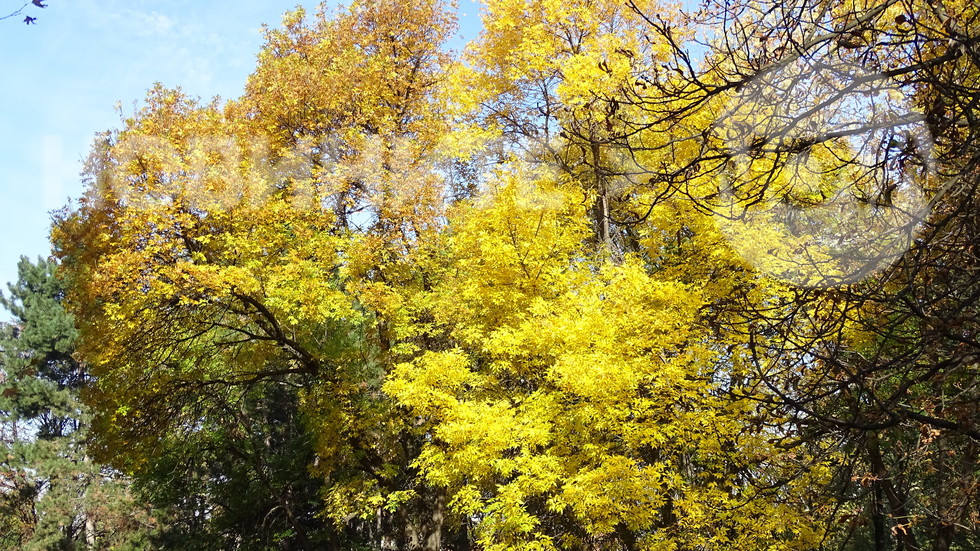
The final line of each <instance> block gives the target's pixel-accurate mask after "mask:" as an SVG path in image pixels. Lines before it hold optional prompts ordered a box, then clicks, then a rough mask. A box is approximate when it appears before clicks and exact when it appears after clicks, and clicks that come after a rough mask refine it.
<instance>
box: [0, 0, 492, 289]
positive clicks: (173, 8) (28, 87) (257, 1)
mask: <svg viewBox="0 0 980 551" xmlns="http://www.w3.org/2000/svg"><path fill="white" fill-rule="evenodd" d="M45 1H46V3H48V7H47V8H46V9H43V10H42V9H37V8H35V7H33V6H28V7H27V8H25V9H24V12H23V14H22V15H20V16H18V17H16V18H11V19H6V20H2V21H0V75H2V77H0V78H2V84H0V140H2V141H0V143H2V147H0V284H2V283H3V282H8V281H14V280H15V279H16V265H17V260H18V258H19V257H20V256H21V255H27V256H29V257H31V258H34V257H36V256H38V255H43V256H46V255H47V254H48V253H49V246H48V228H49V224H50V215H49V213H50V211H52V210H54V209H58V208H60V207H61V206H63V205H65V204H66V203H67V202H68V200H69V198H75V197H78V196H79V195H80V194H81V192H82V185H81V183H80V179H79V177H78V174H79V172H80V171H81V167H82V161H83V160H84V159H85V157H86V156H87V154H88V150H89V145H90V143H91V140H92V138H93V136H94V135H95V134H96V133H97V132H100V131H103V130H109V129H112V128H116V127H118V126H119V125H120V115H119V112H118V111H117V109H116V105H117V104H118V105H121V106H122V111H123V114H128V113H131V112H132V111H133V109H134V104H135V103H137V102H139V101H140V100H141V99H142V98H143V97H144V95H145V92H146V90H147V89H148V88H150V87H151V86H152V85H153V83H155V82H161V83H163V84H164V85H166V86H170V87H173V86H180V87H181V88H182V89H183V90H184V91H185V92H186V93H188V94H191V95H195V96H200V97H203V98H210V97H213V96H221V97H223V98H233V97H237V96H238V95H239V94H240V93H241V91H242V89H243V87H244V84H245V80H246V78H247V77H248V75H249V73H250V72H251V71H252V70H253V69H254V67H255V55H256V53H257V52H258V50H259V47H260V46H261V44H262V36H261V33H260V29H261V26H262V23H268V24H270V25H272V26H275V25H277V24H278V23H279V21H280V20H281V16H282V14H283V13H284V12H285V11H288V10H291V9H293V8H295V7H296V6H298V5H301V6H305V7H306V8H308V9H309V10H313V9H315V7H316V6H317V5H318V3H319V2H298V1H295V0H293V1H282V2H280V1H274V0H236V1H228V0H225V1H211V2H209V1H205V0H45ZM23 3H24V2H22V1H19V0H0V16H3V15H7V14H8V13H10V12H13V11H15V10H17V9H18V8H20V7H21V6H22V5H23ZM459 3H460V6H461V8H460V15H461V26H462V28H463V29H465V30H466V33H467V35H469V36H473V35H475V34H476V28H477V27H478V25H479V23H478V12H479V8H478V7H477V6H476V5H475V4H474V3H472V2H471V1H470V0H461V1H460V2H459ZM24 15H30V16H32V17H37V18H38V19H37V23H36V24H35V25H30V26H28V25H25V24H24V23H23V22H22V20H23V19H24ZM0 286H2V288H3V289H4V292H6V285H0Z"/></svg>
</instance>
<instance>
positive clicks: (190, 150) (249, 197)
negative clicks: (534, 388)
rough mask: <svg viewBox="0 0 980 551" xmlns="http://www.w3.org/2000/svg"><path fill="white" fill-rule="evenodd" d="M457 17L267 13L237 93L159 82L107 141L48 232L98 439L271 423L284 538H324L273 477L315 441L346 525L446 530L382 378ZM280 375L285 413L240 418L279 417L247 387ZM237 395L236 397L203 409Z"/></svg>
mask: <svg viewBox="0 0 980 551" xmlns="http://www.w3.org/2000/svg"><path fill="white" fill-rule="evenodd" d="M452 25H453V20H452V17H451V15H450V14H449V13H447V12H446V11H445V10H444V8H443V7H442V6H441V5H440V4H438V3H435V2H428V1H420V2H416V3H410V4H404V5H395V4H394V3H389V2H363V3H355V4H353V5H352V6H350V7H349V8H345V9H343V10H341V11H339V12H338V13H336V14H335V15H334V16H333V17H332V18H331V17H329V16H328V14H327V13H319V14H317V15H316V16H314V17H312V18H307V17H306V16H305V14H304V13H303V12H302V11H297V12H295V13H293V14H290V15H288V16H287V17H286V19H285V20H284V24H283V27H282V28H281V29H271V30H269V31H268V33H267V45H266V47H265V48H264V49H263V51H262V52H261V53H260V54H259V65H258V68H257V70H256V72H255V74H254V75H253V76H252V77H251V79H250V80H249V83H248V85H247V88H246V93H245V95H244V96H243V97H242V98H241V99H239V100H238V101H233V102H228V103H227V104H225V105H224V106H221V105H218V104H208V105H201V104H199V103H197V102H195V101H194V100H192V99H189V98H187V97H185V96H183V95H182V94H181V93H180V92H179V91H176V90H166V89H163V88H158V89H156V90H154V91H153V92H151V94H150V95H149V97H148V99H147V103H146V106H145V107H144V108H143V109H141V110H140V112H138V113H136V114H135V115H134V116H133V117H132V118H131V119H130V120H129V121H127V123H126V125H125V128H124V129H122V130H121V131H119V132H117V133H113V134H112V135H109V136H107V137H106V139H105V140H104V141H103V142H102V143H101V144H100V146H99V147H98V148H97V150H96V151H95V152H94V154H93V156H92V159H91V161H90V167H89V171H88V174H89V191H88V193H87V194H86V196H85V197H84V198H83V199H82V200H81V202H80V205H79V206H78V208H76V209H75V210H73V211H70V212H66V213H65V214H64V215H63V216H62V217H61V220H60V221H59V222H58V227H57V229H56V237H55V239H56V242H57V244H58V248H59V254H60V255H62V257H63V258H64V259H65V268H66V273H67V274H68V279H69V281H70V282H71V285H72V293H71V303H72V304H73V307H74V312H75V313H76V315H77V317H78V320H79V331H80V348H79V354H80V356H81V357H83V358H85V359H86V360H87V361H89V362H90V363H91V365H92V366H93V375H94V376H95V379H96V384H95V387H94V389H93V392H92V393H91V397H90V400H91V403H92V404H93V407H94V408H95V411H96V415H95V419H94V429H95V431H96V434H97V438H96V448H95V450H94V451H95V453H96V455H97V456H98V457H100V458H102V459H105V460H107V461H111V462H112V463H113V464H115V465H117V466H118V467H119V468H121V469H123V470H125V471H126V472H131V473H134V474H135V475H136V476H137V478H144V477H146V476H149V473H150V472H151V471H152V470H153V469H155V468H156V467H154V462H155V461H158V458H161V457H163V458H165V459H164V460H167V459H166V458H167V457H168V454H167V452H166V451H165V447H164V446H166V442H168V441H183V442H197V441H201V442H204V443H206V442H208V440H209V439H211V438H212V436H208V435H205V434H202V432H210V431H217V432H218V433H222V432H226V431H231V433H229V435H227V436H220V438H222V439H227V438H231V434H239V433H241V432H242V431H247V430H253V429H260V430H263V431H265V430H268V431H270V432H269V433H267V434H264V435H263V438H258V439H257V440H256V441H255V442H253V443H251V444H248V443H244V442H243V443H242V446H243V447H244V448H252V447H253V446H254V449H246V450H245V451H246V452H247V453H245V455H249V454H250V453H251V454H252V455H251V456H250V457H251V459H249V461H251V460H256V461H267V462H272V461H278V460H279V457H278V456H277V455H276V453H278V452H281V451H285V449H292V450H293V451H294V452H295V453H296V454H297V456H296V457H292V458H282V459H283V461H286V463H284V465H282V466H281V467H282V468H285V469H287V470H286V471H283V472H277V473H274V474H273V475H272V477H273V479H274V480H273V481H272V482H271V484H270V485H268V490H269V491H270V492H272V493H273V495H275V494H281V495H276V499H277V500H278V504H277V506H276V510H277V511H281V512H282V514H285V515H286V516H287V517H290V515H293V512H291V511H290V509H295V514H296V515H300V513H302V515H300V516H301V517H303V518H299V517H297V518H296V519H292V518H291V519H290V520H289V522H291V523H293V524H289V523H287V527H289V528H290V529H295V530H296V537H295V538H293V540H294V541H295V544H296V545H298V546H300V547H301V548H315V547H316V546H318V545H320V544H317V543H315V542H313V541H312V540H306V541H303V540H302V538H301V537H300V535H299V527H301V526H302V525H303V524H304V523H306V522H309V518H308V517H305V515H306V510H305V509H303V507H305V503H307V502H306V501H302V500H306V499H307V497H308V495H309V490H310V489H311V488H314V489H315V488H317V486H316V485H313V486H311V487H307V488H298V487H294V486H291V485H290V484H289V483H288V482H285V480H284V474H285V473H292V472H295V471H294V470H288V469H295V468H298V467H297V466H298V465H299V464H300V463H301V462H302V461H303V460H304V459H303V458H307V457H308V456H307V455H305V454H306V452H305V451H304V446H306V445H312V446H313V449H314V451H315V454H316V455H315V458H313V459H312V460H311V461H310V463H311V464H310V465H309V467H310V468H312V469H313V471H314V472H315V473H316V474H317V476H318V477H320V478H321V480H322V481H323V487H322V494H323V496H322V498H323V506H324V508H325V509H326V511H325V515H326V518H329V519H331V521H332V522H335V523H336V525H337V527H338V530H340V532H343V531H345V530H346V531H350V530H353V531H354V532H358V533H361V534H368V536H367V537H370V538H373V541H374V545H382V543H383V545H386V546H391V545H397V546H398V547H399V548H405V549H410V548H411V549H414V548H419V549H437V548H439V546H440V543H439V542H440V538H441V537H442V534H443V532H444V530H445V529H444V528H443V525H444V524H445V522H446V521H445V520H444V518H443V513H442V508H443V506H442V505H441V499H442V498H441V496H440V494H439V493H438V492H436V491H435V490H433V489H432V488H430V487H428V486H427V485H426V484H425V483H424V481H423V480H421V479H420V478H418V477H417V476H416V474H415V470H414V467H413V461H414V458H415V457H416V456H417V453H418V448H419V446H420V445H421V442H422V441H423V439H424V437H425V435H424V429H422V428H420V427H418V426H417V425H416V424H415V422H414V421H413V420H412V419H410V418H406V417H405V416H403V415H401V414H399V412H398V410H397V406H396V405H395V404H394V403H392V402H391V401H390V400H389V399H387V397H386V396H384V395H383V394H382V393H381V392H380V385H381V383H382V382H383V380H384V379H385V374H386V372H387V371H388V370H389V369H390V368H391V365H392V361H393V360H392V358H393V357H394V356H393V353H392V344H393V343H394V342H395V336H394V335H393V334H392V329H391V327H392V325H391V322H390V320H389V315H390V314H389V308H388V306H387V305H388V303H389V302H391V301H393V300H395V298H396V297H391V296H390V295H392V294H393V293H392V292H391V291H389V288H390V287H398V288H399V289H402V290H404V289H410V288H412V287H413V286H418V285H422V284H423V283H422V281H421V277H420V275H419V274H418V273H417V272H416V273H412V272H409V271H408V270H407V269H406V268H405V266H406V265H409V264H410V263H411V262H413V261H414V260H413V259H414V258H416V257H417V256H423V255H424V252H420V251H422V248H423V247H422V243H423V242H424V239H425V238H426V236H427V235H429V234H430V233H432V232H434V231H436V228H437V227H438V226H439V224H440V221H439V219H440V216H441V213H442V201H443V188H442V185H443V183H444V182H445V180H446V175H445V174H446V173H441V172H440V170H439V168H440V166H443V165H445V166H449V167H451V166H452V163H453V159H455V158H456V156H457V151H458V150H459V147H456V146H453V145H452V140H451V139H446V140H444V139H443V137H444V136H446V134H447V131H448V129H449V127H450V124H451V123H452V120H453V119H452V113H453V112H454V111H455V108H450V107H447V106H446V104H445V102H446V101H447V98H448V96H449V95H450V94H451V90H450V89H449V86H450V85H449V79H448V78H447V76H446V73H447V72H448V71H449V70H450V69H451V64H450V63H449V60H448V58H447V56H446V54H445V53H443V52H442V50H441V49H440V47H441V43H442V42H443V40H444V39H445V37H446V36H447V35H448V33H449V32H451V29H452ZM355 82H356V83H357V85H356V86H355V85H352V83H355ZM279 386H283V387H284V388H287V389H292V391H291V392H292V395H291V396H292V397H289V395H288V394H289V393H287V395H286V396H284V397H280V398H277V400H278V402H277V403H278V404H279V405H278V406H277V408H286V409H289V408H295V411H294V412H293V413H290V414H288V415H287V419H288V423H287V424H289V423H295V425H293V428H292V429H291V430H288V431H287V430H284V428H280V427H279V426H278V422H277V423H272V422H271V421H270V422H269V423H266V424H261V425H253V424H252V423H255V422H257V420H256V419H252V416H254V415H259V416H261V415H273V414H275V415H280V413H274V411H268V413H262V411H267V408H269V407H271V406H268V405H266V406H262V407H259V406H258V404H260V403H263V402H264V401H266V400H267V399H264V398H261V396H262V395H263V394H265V393H271V394H267V396H268V397H270V398H271V397H272V396H279V394H278V393H275V392H273V390H274V389H276V388H278V387H279ZM261 389H264V390H261ZM214 393H219V396H222V397H220V398H219V397H216V396H214ZM256 393H258V394H256ZM266 403H267V402H266ZM263 408H266V410H263ZM235 410H240V414H241V415H244V417H243V418H240V419H237V420H234V421H231V420H229V421H228V422H224V421H222V422H217V423H215V422H212V421H210V420H212V419H218V418H219V417H220V418H226V417H225V416H227V415H228V411H235ZM241 423H247V424H246V425H242V424H241ZM300 426H302V427H303V430H302V431H299V429H298V428H297V427H300ZM216 436H218V435H216ZM280 438H286V440H287V441H283V442H280V443H279V444H277V447H276V448H275V449H274V450H273V452H268V451H265V452H264V451H263V449H264V448H265V447H267V446H269V445H271V444H270V443H275V442H278V439H280ZM220 446H222V447H223V446H226V444H224V443H221V444H220ZM236 448H237V451H236ZM227 451H228V452H232V453H238V452H241V451H242V448H241V447H238V446H234V447H229V448H227ZM253 452H254V453H253ZM222 453H224V452H222ZM270 453H271V455H270ZM290 453H293V452H290ZM256 454H257V455H256ZM170 457H172V458H173V459H178V456H170ZM287 460H288V461H287ZM297 462H300V463H297ZM255 468H256V469H257V471H255V473H256V474H257V475H259V474H262V475H264V474H268V473H269V472H270V471H269V470H270V469H272V465H266V466H261V468H259V466H256V467H255ZM188 472H190V471H188ZM224 511H226V512H228V513H229V514H231V508H228V507H225V508H224ZM276 514H279V513H278V512H277V513H276ZM358 523H361V524H358ZM375 523H377V525H378V526H380V527H381V528H380V530H365V529H362V528H363V526H371V525H374V524H375ZM362 524H363V526H362ZM328 543H330V542H328ZM332 545H335V546H337V547H338V548H343V547H345V546H346V545H347V544H345V543H343V542H342V541H340V540H332Z"/></svg>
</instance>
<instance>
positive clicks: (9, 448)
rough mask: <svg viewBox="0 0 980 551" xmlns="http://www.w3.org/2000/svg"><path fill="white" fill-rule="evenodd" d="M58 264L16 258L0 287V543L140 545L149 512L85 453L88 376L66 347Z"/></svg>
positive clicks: (67, 327)
mask: <svg viewBox="0 0 980 551" xmlns="http://www.w3.org/2000/svg"><path fill="white" fill-rule="evenodd" d="M56 268H57V264H56V263H55V262H54V261H52V260H44V259H38V261H37V263H32V262H30V261H29V260H28V259H27V258H21V261H20V263H19V264H18V275H19V279H18V281H17V283H15V284H11V285H8V287H9V296H8V295H3V294H0V304H2V305H3V306H4V307H5V308H6V309H7V310H8V311H9V312H10V313H11V314H13V321H12V322H11V323H4V324H3V325H2V326H0V426H2V429H0V436H2V439H3V441H2V449H0V488H2V489H0V527H2V530H0V549H23V550H31V549H104V548H112V549H140V548H145V547H146V545H147V543H148V541H149V540H148V535H149V533H150V531H151V530H152V519H151V517H150V516H149V514H148V513H147V511H146V508H144V507H139V506H137V504H136V503H134V501H133V498H132V497H131V496H130V493H129V483H128V481H126V480H125V479H123V478H122V477H121V476H120V475H119V473H116V472H114V471H111V470H109V469H106V468H104V467H102V466H101V465H99V464H97V463H94V462H93V461H91V460H90V459H89V457H88V456H87V455H86V453H85V450H84V446H83V441H84V438H85V435H86V430H85V424H86V420H87V418H88V414H87V411H86V408H85V406H84V405H83V404H82V403H81V401H80V399H79V393H80V390H81V388H82V386H83V385H84V384H85V382H86V379H87V376H86V372H85V369H84V367H83V366H82V365H81V364H79V362H78V361H76V360H75V359H74V358H73V357H72V350H73V342H74V339H75V329H74V324H73V321H72V317H71V316H70V315H69V314H68V313H67V312H65V310H64V309H63V308H62V306H61V299H62V297H63V294H64V290H63V287H62V284H61V282H60V281H59V280H58V278H57V277H56V276H55V271H56Z"/></svg>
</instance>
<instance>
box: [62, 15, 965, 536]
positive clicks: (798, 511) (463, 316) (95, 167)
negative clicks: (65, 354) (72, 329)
mask: <svg viewBox="0 0 980 551" xmlns="http://www.w3.org/2000/svg"><path fill="white" fill-rule="evenodd" d="M975 20H976V14H975V9H974V8H973V7H971V6H969V5H967V4H962V3H958V4H955V5H953V4H952V3H949V4H948V5H947V4H946V3H943V2H932V3H930V4H928V5H925V4H923V5H920V4H917V3H915V2H909V3H902V2H883V3H862V2H850V3H843V4H840V3H838V4H834V3H819V2H818V3H814V2H808V1H805V0H801V1H800V2H795V3H788V4H787V3H781V2H773V3H744V4H743V3H734V4H733V3H728V2H706V3H705V4H704V5H703V6H702V7H701V8H700V9H699V10H697V11H688V12H685V11H682V10H680V9H678V8H677V7H675V6H668V5H665V4H661V3H657V2H652V1H651V2H639V1H636V2H628V3H619V2H606V1H602V0H600V1H589V2H577V1H573V2H553V1H548V0H494V1H491V2H489V3H488V5H487V8H486V14H485V18H484V30H483V32H482V33H481V36H480V37H479V38H478V39H477V40H476V41H475V42H474V43H473V44H472V45H471V46H470V48H469V49H468V51H467V52H466V53H465V54H464V57H463V60H462V61H460V60H457V59H455V58H454V57H453V56H452V55H450V54H448V53H446V52H445V51H444V50H443V49H442V46H441V45H442V43H443V42H444V40H445V39H446V37H447V36H448V35H449V34H450V33H451V32H452V29H453V18H452V16H451V14H450V13H449V12H448V11H447V9H446V7H445V6H443V5H442V4H440V3H437V2H432V1H428V0H418V1H414V2H411V3H408V4H399V5H395V3H393V2H384V1H377V2H375V1H364V2H355V3H353V4H352V5H351V6H350V7H348V8H344V9H340V10H338V11H337V12H336V13H334V14H328V13H326V12H325V11H324V12H320V13H318V14H316V15H315V16H314V17H312V18H308V17H306V14H305V13H304V12H302V11H297V12H294V13H292V14H289V15H287V17H286V18H285V19H284V22H283V26H282V27H281V28H278V29H270V30H268V31H267V43H266V46H265V47H264V48H263V50H262V51H261V52H260V54H259V63H258V66H257V69H256V71H255V73H254V74H253V75H252V76H251V77H250V79H249V81H248V84H247V86H246V90H245V93H244V94H243V96H242V97H241V98H239V99H238V100H235V101H229V102H227V103H225V104H220V103H218V102H217V101H216V102H213V103H210V104H202V103H200V102H199V101H196V100H194V99H191V98H188V97H186V96H184V95H183V94H182V93H181V92H180V91H179V90H169V89H164V88H162V87H157V88H155V89H154V90H152V91H151V93H150V94H149V95H148V98H147V100H146V104H145V105H144V106H143V108H142V109H140V110H139V111H138V112H137V113H135V114H134V115H133V116H132V117H131V118H130V119H128V120H127V121H126V122H125V124H124V126H123V128H122V129H121V130H119V131H116V132H113V133H110V134H107V135H106V136H104V137H103V139H102V140H101V141H100V142H99V143H98V144H97V146H96V148H95V149H94V151H93V154H92V156H91V158H90V161H89V165H88V169H87V171H86V174H87V182H86V183H87V186H88V190H87V192H86V195H85V196H84V197H83V198H82V199H81V201H80V202H79V204H78V205H77V206H76V207H74V208H72V209H69V210H66V211H65V212H63V213H62V214H61V215H60V216H59V218H58V220H57V224H56V228H55V242H56V247H57V250H58V254H59V255H60V256H61V258H63V259H64V268H65V273H66V277H67V281H68V282H69V285H70V304H71V307H72V311H73V312H74V314H75V316H76V319H77V322H78V326H79V332H80V348H79V355H80V357H82V358H84V359H85V360H86V361H87V362H89V364H90V365H91V366H92V370H93V375H94V377H95V384H94V387H93V389H92V392H91V394H90V395H89V397H88V400H89V403H91V404H92V407H93V408H94V411H95V419H94V428H95V438H94V439H93V444H94V445H93V448H92V449H93V453H95V454H96V455H97V457H99V458H101V459H105V460H107V461H111V462H112V463H113V464H114V465H116V466H117V467H119V468H120V469H123V470H124V471H126V472H129V473H133V474H134V475H135V476H136V477H137V479H138V480H141V481H143V483H144V484H145V487H147V488H149V489H150V491H151V492H156V494H157V495H158V496H164V497H165V498H166V499H168V500H169V501H170V503H172V504H173V506H174V514H175V518H177V519H178V523H182V525H184V526H187V527H189V528H188V530H183V528H181V529H179V530H176V531H174V532H172V534H171V535H172V536H174V537H178V536H179V535H180V534H181V533H184V534H193V533H207V534H208V537H209V538H212V539H209V540H208V541H210V542H214V544H215V545H219V544H220V545H229V544H231V543H232V541H233V533H234V532H235V530H236V529H237V528H233V527H240V526H242V524H241V523H248V522H250V521H251V520H254V517H251V516H249V512H250V511H251V513H253V514H254V513H255V512H256V511H266V512H267V513H268V514H269V515H273V516H272V517H264V518H269V521H268V522H269V524H268V526H265V527H263V528H261V529H257V530H255V531H250V532H247V533H248V534H249V535H248V537H249V538H250V539H251V540H253V541H257V542H259V543H257V545H273V544H280V545H287V544H288V545H291V546H296V547H299V548H315V547H317V546H328V547H334V548H344V546H352V545H355V544H365V545H370V546H373V547H375V548H398V549H427V550H435V549H439V548H441V547H445V546H447V545H451V546H454V547H456V548H460V549H465V548H468V547H470V546H475V547H477V548H481V549H494V550H501V551H502V550H506V549H535V550H546V549H610V550H612V549H625V550H632V549H691V550H695V549H705V548H711V549H734V548H738V549H749V550H751V549H760V550H761V549H814V548H820V547H821V546H822V547H832V548H842V549H846V548H848V546H850V548H853V549H856V548H860V547H861V546H863V545H870V546H873V547H874V548H875V549H885V548H888V547H889V546H891V547H897V548H898V549H901V550H903V551H911V550H919V549H925V548H926V547H931V548H933V549H936V550H949V549H969V548H971V547H972V546H975V543H976V537H977V536H976V530H975V528H971V527H972V526H975V525H976V519H977V510H976V505H975V504H976V503H977V502H980V501H978V500H977V499H975V494H976V475H977V472H976V461H975V458H976V452H977V449H976V446H977V435H976V429H975V425H976V416H977V410H976V403H977V400H976V388H977V385H976V350H975V348H976V346H975V342H974V335H973V331H974V325H975V318H976V316H975V312H974V310H975V308H974V303H975V302H976V297H977V296H980V295H978V294H977V293H976V292H975V289H974V287H975V284H976V282H975V278H974V275H975V274H974V272H975V270H974V264H975V260H976V258H975V257H976V255H975V254H974V253H975V250H976V246H977V245H976V244H975V243H974V241H975V239H976V235H977V233H976V232H975V231H974V229H975V228H974V225H975V224H974V218H976V216H975V211H974V210H973V209H974V203H975V193H974V190H973V186H974V185H975V181H976V180H975V178H974V175H975V174H976V166H977V163H976V154H975V140H974V139H973V135H972V133H973V132H974V131H975V130H974V129H975V127H976V125H975V124H974V122H975V121H973V116H974V114H975V113H974V111H975V104H976V98H977V94H976V79H977V75H978V74H980V73H978V72H977V70H976V69H977V67H976V63H977V62H976V59H977V56H976V55H975V52H974V51H975V49H976V43H975V42H976V41H975V40H974V38H972V37H973V35H974V34H975V33H974V32H973V29H974V27H975V26H976V21H975ZM488 142H492V143H493V147H492V148H491V147H489V145H488ZM480 158H483V159H489V160H491V161H492V163H491V164H489V165H486V166H483V167H481V168H475V167H478V166H479V165H478V163H477V161H478V160H479V159H480ZM481 171H482V172H481ZM195 450H201V451H200V452H197V453H196V452H195ZM195 455H200V456H201V457H202V458H206V462H205V463H202V462H196V461H189V460H188V458H189V457H192V456H195ZM304 464H308V465H309V467H311V469H312V471H311V472H312V473H314V475H315V477H316V481H314V480H312V479H307V478H303V477H300V478H299V479H297V478H294V474H295V473H299V472H301V470H302V467H303V465H304ZM175 469H176V471H177V472H179V473H181V477H182V478H181V479H182V480H183V481H186V482H189V483H190V484H191V486H192V487H193V488H194V490H193V491H192V492H189V494H188V495H180V494H179V493H178V492H179V491H178V490H177V485H174V484H167V483H165V482H166V481H164V480H163V479H162V477H161V474H162V473H164V472H174V470H175ZM249 479H254V480H257V481H258V483H257V484H255V485H248V484H247V482H248V481H249ZM950 489H953V490H950ZM314 493H316V494H318V495H319V498H320V500H321V502H320V504H319V506H322V508H323V516H324V518H328V519H330V520H331V522H333V528H332V529H326V530H322V529H321V528H322V527H318V526H317V525H316V524H315V522H314V521H312V520H311V518H312V514H313V513H312V511H313V507H314V504H313V500H312V498H311V496H312V495H313V494H314ZM181 500H186V501H184V502H182V501H181ZM182 507H185V508H183V509H182ZM198 511H200V512H201V516H204V517H207V518H210V519H212V520H213V521H214V522H213V523H212V524H211V525H210V526H209V527H207V529H206V530H205V531H204V532H201V531H198V532H195V530H197V529H196V528H194V527H192V526H191V524H192V523H193V522H194V521H195V519H196V518H198V516H197V512H198ZM181 530H183V532H182V531H181ZM243 533H244V532H243ZM276 534H286V535H285V536H278V535H276ZM449 541H453V543H451V544H450V543H448V542H449ZM218 542H220V543H218Z"/></svg>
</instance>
